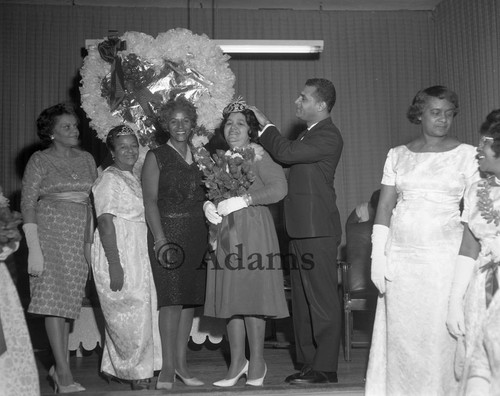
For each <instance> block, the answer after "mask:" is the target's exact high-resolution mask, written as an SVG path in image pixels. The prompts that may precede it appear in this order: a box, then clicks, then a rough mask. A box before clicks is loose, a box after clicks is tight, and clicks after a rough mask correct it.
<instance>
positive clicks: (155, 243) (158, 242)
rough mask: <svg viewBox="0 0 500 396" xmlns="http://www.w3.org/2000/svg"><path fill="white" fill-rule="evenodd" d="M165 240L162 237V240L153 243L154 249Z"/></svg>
mask: <svg viewBox="0 0 500 396" xmlns="http://www.w3.org/2000/svg"><path fill="white" fill-rule="evenodd" d="M166 240H167V238H165V237H163V238H160V239H158V240H156V241H154V243H153V245H154V247H156V246H157V245H159V244H160V243H161V242H165V241H166Z"/></svg>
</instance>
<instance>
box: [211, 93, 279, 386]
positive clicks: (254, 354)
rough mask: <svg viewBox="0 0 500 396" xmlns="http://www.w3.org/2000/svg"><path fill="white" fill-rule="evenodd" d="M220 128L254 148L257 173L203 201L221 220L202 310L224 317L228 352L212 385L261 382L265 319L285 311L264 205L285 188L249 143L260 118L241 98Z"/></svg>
mask: <svg viewBox="0 0 500 396" xmlns="http://www.w3.org/2000/svg"><path fill="white" fill-rule="evenodd" d="M220 129H221V130H222V131H223V132H224V138H225V139H226V141H227V143H228V145H229V147H230V148H235V147H239V148H245V147H248V146H250V147H252V148H253V149H254V151H255V154H256V155H255V159H254V161H253V163H252V168H251V170H252V171H253V172H254V174H255V176H256V177H255V180H254V181H253V183H252V185H251V186H250V187H249V189H248V192H247V194H245V195H244V196H240V197H232V198H228V199H226V200H223V201H221V202H220V203H219V204H218V205H217V208H216V207H215V204H214V203H212V202H210V201H207V202H206V203H205V205H204V209H205V215H206V217H207V219H208V220H209V221H210V222H211V223H213V224H218V223H220V226H219V232H218V234H217V242H216V258H214V259H212V260H211V262H210V264H209V267H208V270H207V273H208V274H207V293H206V301H205V315H207V316H213V317H216V318H223V319H226V327H227V333H228V340H229V347H230V352H231V363H230V365H229V369H228V372H227V374H226V378H224V379H222V380H220V381H217V382H215V383H214V385H215V386H219V387H230V386H234V385H235V384H236V383H237V382H238V380H239V379H240V377H242V376H243V375H245V376H246V378H247V381H246V384H247V385H251V386H262V385H263V384H264V378H265V376H266V373H267V366H266V363H265V361H264V335H265V327H266V321H265V320H266V318H274V319H279V318H284V317H287V316H288V306H287V303H286V299H285V294H284V289H283V273H282V269H281V259H280V249H279V243H278V237H277V235H276V228H275V225H274V221H273V217H272V215H271V212H270V211H269V208H268V207H267V206H266V205H269V204H272V203H276V202H279V201H280V200H281V199H283V198H284V197H285V195H286V194H287V191H288V188H287V182H286V178H285V173H284V171H283V168H282V167H281V166H280V165H278V164H277V163H275V162H274V161H273V160H272V159H271V157H270V156H269V154H268V153H267V152H265V151H264V149H263V148H262V147H261V146H259V145H257V144H255V143H253V142H254V141H255V140H256V139H257V134H258V130H259V122H258V121H257V118H256V117H255V114H254V113H253V111H252V110H250V109H248V107H247V105H246V104H245V103H244V102H242V101H236V102H233V103H231V104H229V105H228V106H227V107H226V109H224V119H223V121H222V124H221V127H220ZM221 216H222V217H221ZM247 338H248V345H249V359H248V360H247V358H246V356H245V343H246V339H247Z"/></svg>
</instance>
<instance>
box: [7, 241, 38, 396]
mask: <svg viewBox="0 0 500 396" xmlns="http://www.w3.org/2000/svg"><path fill="white" fill-rule="evenodd" d="M17 246H19V245H17ZM17 246H16V248H15V249H14V250H16V249H17ZM12 250H13V249H10V248H7V247H5V248H2V247H1V246H0V326H2V330H3V335H4V338H5V343H6V346H7V350H6V351H5V352H4V353H3V354H1V355H0V395H1V396H4V395H5V396H38V395H40V384H39V381H38V371H37V369H36V362H35V355H34V354H33V348H32V346H31V339H30V334H29V331H28V326H27V325H26V319H25V318H24V312H23V307H22V305H21V301H20V300H19V296H18V294H17V290H16V286H15V285H14V283H13V282H12V279H11V277H10V273H9V270H8V269H7V267H6V265H5V262H4V260H5V259H6V258H7V256H8V254H7V251H12ZM9 254H10V253H9Z"/></svg>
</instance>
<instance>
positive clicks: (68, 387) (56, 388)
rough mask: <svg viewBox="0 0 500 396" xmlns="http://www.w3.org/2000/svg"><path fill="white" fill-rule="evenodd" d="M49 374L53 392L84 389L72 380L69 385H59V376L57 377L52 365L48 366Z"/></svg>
mask: <svg viewBox="0 0 500 396" xmlns="http://www.w3.org/2000/svg"><path fill="white" fill-rule="evenodd" d="M49 376H50V378H52V382H53V383H54V393H73V392H83V391H85V388H84V387H83V386H81V385H80V384H79V383H78V382H73V383H72V384H69V385H61V384H60V383H59V378H58V377H57V372H56V368H55V367H54V366H52V367H51V368H50V370H49Z"/></svg>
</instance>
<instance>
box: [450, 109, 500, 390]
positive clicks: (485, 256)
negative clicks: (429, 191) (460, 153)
mask: <svg viewBox="0 0 500 396" xmlns="http://www.w3.org/2000/svg"><path fill="white" fill-rule="evenodd" d="M480 133H481V136H482V137H481V140H480V142H479V147H478V160H479V169H480V170H481V171H482V172H484V173H485V175H487V176H488V177H487V178H486V179H483V180H481V181H479V182H477V183H475V184H474V185H473V186H472V188H471V189H470V191H469V193H468V194H467V195H466V196H465V199H464V211H463V214H462V220H463V221H464V223H466V225H465V228H464V233H463V237H462V244H461V246H460V253H459V254H460V255H459V256H458V260H457V264H456V270H455V278H454V281H453V288H452V293H451V296H450V303H449V310H448V319H447V325H448V329H449V331H450V333H451V334H452V335H453V336H455V337H457V339H458V342H459V343H458V349H457V354H456V361H455V368H456V370H455V371H456V372H455V374H456V376H457V378H458V379H459V380H460V389H459V393H460V394H463V393H464V392H465V389H466V385H467V381H468V379H469V382H470V384H469V385H467V393H468V394H469V393H471V392H478V391H479V390H480V392H483V393H476V394H488V388H489V382H490V381H491V383H492V390H491V392H490V394H492V395H493V394H498V392H500V378H498V376H499V375H500V360H499V359H500V357H499V356H498V355H497V354H496V352H495V348H492V347H491V346H492V345H493V344H494V342H493V341H495V342H497V341H498V337H493V338H492V334H493V332H492V329H493V328H495V320H496V321H497V322H498V319H494V317H495V315H498V313H496V314H494V313H491V315H490V314H489V313H488V311H489V305H490V302H491V300H492V298H493V295H494V293H495V291H496V288H495V282H496V285H498V281H497V280H496V273H497V272H498V271H497V266H498V262H499V261H500V214H499V209H500V109H499V110H494V111H492V112H491V113H490V114H489V115H488V116H487V118H486V120H485V122H484V123H483V124H482V126H481V130H480ZM497 310H498V308H497ZM485 318H488V319H486V320H487V322H488V325H487V328H486V329H485V331H484V332H483V322H484V320H485ZM499 332H500V329H499ZM483 335H485V336H486V337H488V340H487V342H486V343H483ZM494 339H495V340H494ZM488 341H489V343H488ZM485 347H487V348H488V352H489V353H488V356H489V357H490V358H491V359H492V360H491V362H490V364H489V365H488V370H486V371H487V372H486V373H485V369H484V368H481V369H480V370H479V369H474V368H473V367H472V366H473V361H474V359H473V355H474V354H475V353H476V352H474V350H475V349H479V351H478V352H477V353H479V354H480V355H481V356H483V357H484V353H485V352H484V348H485ZM481 351H482V352H481ZM476 362H477V359H476ZM483 366H486V365H485V364H484V362H483ZM495 373H496V377H495ZM470 377H477V378H474V379H472V380H471V378H470ZM481 380H484V381H483V385H484V386H485V387H484V388H481V382H482V381H481ZM493 389H494V390H495V391H493Z"/></svg>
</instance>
